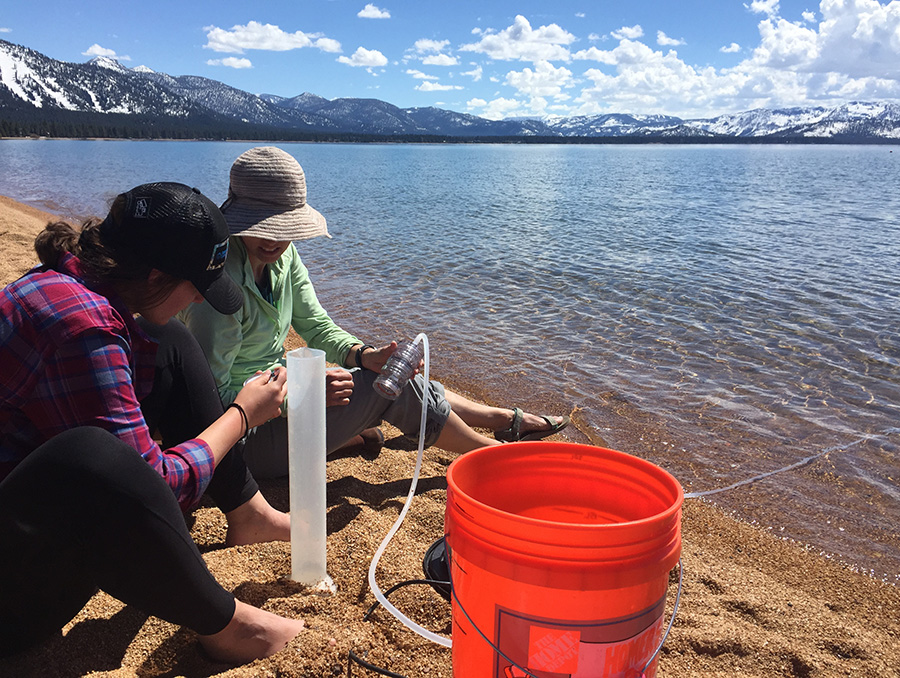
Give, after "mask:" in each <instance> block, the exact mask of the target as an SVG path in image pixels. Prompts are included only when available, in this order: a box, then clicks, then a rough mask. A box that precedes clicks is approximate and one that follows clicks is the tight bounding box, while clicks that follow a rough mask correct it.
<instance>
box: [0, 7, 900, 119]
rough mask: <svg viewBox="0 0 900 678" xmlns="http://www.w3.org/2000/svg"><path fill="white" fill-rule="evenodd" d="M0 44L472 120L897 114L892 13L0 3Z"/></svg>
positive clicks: (898, 50) (252, 88)
mask: <svg viewBox="0 0 900 678" xmlns="http://www.w3.org/2000/svg"><path fill="white" fill-rule="evenodd" d="M4 5H5V6H4V7H3V9H2V10H0V39H4V40H8V41H9V42H13V43H16V44H20V45H24V46H26V47H30V48H32V49H35V50H37V51H39V52H41V53H43V54H46V55H47V56H50V57H52V58H54V59H59V60H62V61H71V62H83V61H87V60H88V59H90V58H91V57H92V56H96V55H105V56H111V57H114V58H117V59H119V60H120V62H121V63H122V64H123V65H125V66H127V67H130V68H134V67H136V66H147V67H148V68H151V69H153V70H155V71H162V72H164V73H168V74H169V75H175V76H177V75H201V76H204V77H208V78H212V79H215V80H219V81H221V82H224V83H226V84H228V85H231V86H233V87H237V88H239V89H242V90H245V91H248V92H253V93H256V94H261V93H267V94H277V95H280V96H285V97H291V96H296V95H298V94H301V93H303V92H312V93H313V94H318V95H319V96H323V97H326V98H328V99H334V98H338V97H371V98H376V99H382V100H384V101H388V102H390V103H392V104H395V105H397V106H400V107H404V108H406V107H412V106H439V107H441V108H447V109H451V110H455V111H462V112H467V113H472V114H475V115H480V116H484V117H488V118H493V119H499V118H504V117H511V116H521V115H580V114H598V113H638V114H651V113H662V114H670V115H677V116H681V117H686V118H697V117H707V116H714V115H720V114H723V113H732V112H738V111H743V110H749V109H752V108H759V107H766V108H773V107H783V106H798V105H834V104H840V103H844V102H847V101H875V100H900V0H893V1H891V2H879V1H878V0H821V2H818V3H817V2H815V1H814V0H813V1H812V2H806V1H802V0H781V1H779V0H747V1H746V2H744V1H741V0H629V1H628V2H604V1H602V0H593V1H588V0H516V1H515V2H511V1H509V2H508V1H505V0H481V1H480V2H474V1H472V0H441V1H440V2H437V1H433V0H418V1H413V0H375V2H372V3H368V2H367V0H290V1H280V0H276V1H268V0H260V1H259V2H255V3H254V2H248V1H247V0H219V1H217V2H205V1H198V2H193V1H191V0H178V1H173V0H155V1H150V0H147V1H145V2H131V1H128V0H122V1H120V2H114V3H111V2H107V1H105V0H104V1H101V0H79V1H78V2H71V0H54V1H50V0H35V1H34V2H27V1H19V2H14V1H13V0H6V1H5V2H4Z"/></svg>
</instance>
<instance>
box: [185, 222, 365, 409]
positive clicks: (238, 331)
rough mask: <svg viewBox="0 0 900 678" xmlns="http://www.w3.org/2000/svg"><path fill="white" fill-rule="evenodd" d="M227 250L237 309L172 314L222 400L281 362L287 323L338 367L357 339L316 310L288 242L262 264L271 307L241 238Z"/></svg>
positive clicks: (200, 307)
mask: <svg viewBox="0 0 900 678" xmlns="http://www.w3.org/2000/svg"><path fill="white" fill-rule="evenodd" d="M228 249H229V251H228V259H227V260H226V262H225V270H226V272H227V273H228V275H230V276H231V277H232V279H233V280H234V281H235V282H236V283H237V284H238V285H239V286H240V288H241V291H242V293H243V296H244V303H243V305H242V306H241V308H240V310H238V312H237V313H235V314H234V315H223V314H221V313H219V312H218V311H216V310H215V309H213V308H212V306H210V305H209V303H208V302H203V303H202V304H191V305H190V306H189V307H188V308H186V309H185V310H184V311H182V312H181V313H179V314H178V317H179V318H180V319H181V320H182V321H183V322H184V324H185V325H187V327H188V329H189V330H190V331H191V332H192V333H193V335H194V336H195V337H196V338H197V341H199V343H200V347H201V348H202V349H203V352H204V353H205V354H206V358H207V360H208V361H209V366H210V368H211V369H212V373H213V377H214V378H215V380H216V386H217V387H218V389H219V396H220V397H221V398H222V403H223V404H226V405H227V404H228V403H230V402H232V401H234V398H235V396H236V395H237V393H238V391H240V390H241V387H242V386H243V384H244V381H245V380H246V379H248V378H249V377H251V376H253V375H254V374H255V373H256V371H257V370H266V369H270V368H272V367H275V366H276V365H283V364H285V360H284V340H285V338H286V337H287V334H288V330H289V329H290V328H291V327H292V326H293V328H294V330H295V331H296V332H297V334H299V335H300V336H301V337H302V338H303V340H304V341H305V342H306V344H307V346H309V347H310V348H317V349H321V350H323V351H325V359H326V360H327V361H329V362H332V363H336V364H338V365H343V364H344V359H345V358H346V356H347V352H348V351H349V350H350V348H351V347H352V346H355V345H357V344H362V343H363V342H362V341H360V340H359V339H357V338H356V337H354V336H353V335H352V334H350V333H348V332H345V331H344V330H343V329H341V328H340V327H339V326H338V325H337V324H335V322H334V321H333V320H332V319H331V317H330V316H329V315H328V313H327V312H326V311H325V309H324V308H322V305H321V304H320V303H319V300H318V298H317V297H316V292H315V289H313V285H312V282H311V281H310V279H309V271H307V270H306V266H304V265H303V262H302V261H301V260H300V255H299V254H298V252H297V249H296V248H295V247H294V245H293V244H292V245H291V246H290V247H288V248H287V250H285V252H284V254H282V255H281V258H280V259H279V260H278V261H277V262H275V263H274V264H269V265H268V266H267V267H266V269H267V271H268V272H269V275H270V276H271V278H270V281H271V289H272V296H273V298H274V301H275V304H274V305H272V304H270V303H269V302H268V301H266V300H265V299H264V298H263V296H262V294H260V292H259V290H258V289H257V287H256V282H255V281H254V279H253V270H252V269H251V268H250V261H249V259H248V258H247V250H246V248H245V247H244V244H243V242H242V241H241V239H240V238H238V237H232V238H231V241H230V242H229V246H228Z"/></svg>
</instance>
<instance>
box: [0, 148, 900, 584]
mask: <svg viewBox="0 0 900 678" xmlns="http://www.w3.org/2000/svg"><path fill="white" fill-rule="evenodd" d="M252 145H253V144H241V143H205V142H98V141H52V142H50V141H3V142H0V194H5V195H8V196H10V197H13V198H16V199H18V200H23V201H26V202H29V203H32V204H36V205H38V206H43V207H45V208H48V209H51V210H60V209H62V210H65V211H67V212H70V213H74V214H78V215H85V214H90V213H102V212H104V211H105V204H106V202H107V201H108V200H109V199H111V198H112V197H113V195H114V194H115V193H117V192H119V191H121V190H124V189H126V188H129V187H131V186H133V185H136V184H138V183H142V182H145V181H151V180H159V179H167V180H175V181H182V182H185V183H188V184H192V185H196V186H198V187H200V188H201V189H202V190H203V191H204V192H205V193H206V194H208V195H210V196H211V197H212V198H213V199H214V200H216V201H219V202H221V200H223V199H224V197H225V194H226V189H227V177H228V168H229V167H230V165H231V163H232V162H233V160H234V158H236V157H237V156H238V155H239V154H240V153H241V152H243V151H244V150H246V149H247V148H250V147H251V146H252ZM280 146H281V147H282V148H284V149H286V150H288V151H289V152H291V153H292V154H294V155H295V156H296V157H297V158H298V159H299V160H300V162H301V164H302V165H303V167H304V169H305V170H306V172H307V179H308V183H309V186H310V196H309V197H310V203H311V204H312V205H313V206H315V207H316V208H317V209H319V210H320V211H322V212H323V213H324V214H325V215H326V217H327V218H328V220H329V227H330V230H331V232H332V234H333V235H334V239H333V240H330V241H325V240H324V239H320V240H315V241H309V242H305V243H300V244H299V248H300V251H301V254H302V255H303V257H304V261H305V262H306V263H307V265H308V266H309V267H310V269H311V271H312V272H313V276H314V281H315V282H316V284H317V289H318V290H319V293H320V296H321V297H322V299H323V302H324V303H325V305H326V307H328V308H329V309H330V310H331V311H332V315H333V316H334V317H335V318H336V319H338V321H339V322H341V323H342V324H344V325H345V326H347V327H348V329H351V330H352V331H354V332H356V333H357V334H360V335H362V336H365V337H366V338H368V339H369V340H370V341H372V342H373V343H377V342H378V341H380V340H387V339H390V338H392V337H398V338H399V337H401V336H409V337H412V336H414V335H415V334H417V333H418V332H420V331H422V332H425V333H427V334H428V336H429V339H430V342H431V346H432V353H433V360H434V365H435V372H436V374H438V375H439V374H440V372H441V371H442V370H443V371H445V372H449V373H452V374H454V375H462V376H463V378H464V380H466V381H470V382H471V383H472V385H473V388H475V387H478V389H479V390H478V395H481V396H483V397H487V398H489V399H490V400H493V401H495V402H498V403H510V404H516V403H527V404H531V405H533V407H539V406H541V405H542V404H545V407H546V408H553V411H559V407H565V408H566V411H568V410H569V409H571V408H574V409H575V412H574V415H573V417H574V419H575V421H576V422H577V424H578V426H579V428H580V429H581V430H582V431H583V432H584V433H585V434H586V435H587V436H588V437H589V438H590V439H591V440H593V441H595V442H600V443H603V444H606V445H608V446H610V447H615V448H618V449H623V450H624V451H627V452H632V453H634V454H638V455H640V456H643V457H645V458H647V459H650V460H651V461H653V462H654V463H657V464H659V465H661V466H663V467H664V468H666V469H668V470H669V471H671V472H672V473H674V474H675V475H676V477H678V478H679V480H681V482H682V484H683V485H684V486H685V490H686V491H687V492H698V493H699V492H706V491H710V490H715V489H718V488H722V487H726V486H729V485H731V484H733V483H738V482H741V481H742V480H745V479H748V478H751V477H754V476H757V475H761V474H767V473H771V472H772V471H777V470H778V469H781V468H784V467H786V466H789V465H792V464H795V463H797V462H799V461H801V460H804V459H806V458H809V457H812V456H815V455H822V456H819V457H818V458H816V459H814V460H812V461H810V462H809V463H808V464H806V465H803V466H800V467H798V468H794V469H791V470H787V471H784V472H782V473H777V474H775V475H770V476H768V477H766V478H764V479H761V480H759V481H758V482H754V483H751V484H746V485H742V486H741V487H738V488H735V489H733V490H729V491H727V492H721V493H718V494H715V495H711V496H710V499H712V500H714V501H715V502H716V503H719V504H721V505H722V506H723V507H725V508H726V509H728V510H732V511H734V512H735V513H736V514H737V515H738V516H740V517H742V518H744V519H747V520H751V521H756V522H759V523H760V524H762V525H764V526H766V527H771V528H772V529H773V530H774V531H776V532H777V533H778V534H779V535H782V536H785V537H787V538H792V539H795V540H798V541H800V542H802V543H806V544H810V546H811V547H812V548H814V549H816V550H821V551H823V552H825V553H828V554H834V555H836V556H837V557H839V558H840V559H842V560H844V561H846V562H848V563H850V564H851V565H854V566H856V567H858V568H860V569H862V570H865V571H870V572H872V573H873V574H875V575H876V576H878V577H883V576H885V577H886V578H888V579H889V580H891V581H896V580H897V577H898V575H900V533H898V528H897V525H898V520H900V487H898V478H900V461H898V458H897V452H898V446H900V432H898V427H900V423H898V422H900V339H898V334H897V319H898V315H900V287H898V285H897V282H896V279H897V272H898V270H900V266H898V264H900V244H898V243H900V221H898V215H900V197H898V196H897V191H896V187H897V186H898V185H900V181H898V180H900V149H898V152H896V153H894V152H892V150H893V149H892V147H888V146H871V147H870V146H866V147H851V146H821V147H820V146H813V147H809V146H803V147H792V146H759V147H756V146H727V147H706V146H633V147H625V146H506V145H496V146H493V145H483V146H474V145H459V146H456V145H431V146H424V145H422V146H420V145H332V144H282V145H280ZM551 403H552V405H551ZM626 422H628V425H627V426H626V425H625V423H626ZM823 453H824V454H823Z"/></svg>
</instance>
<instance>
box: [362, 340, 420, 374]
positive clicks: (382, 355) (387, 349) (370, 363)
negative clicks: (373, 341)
mask: <svg viewBox="0 0 900 678" xmlns="http://www.w3.org/2000/svg"><path fill="white" fill-rule="evenodd" d="M396 350H397V342H396V341H392V342H391V343H390V344H387V345H386V346H382V347H381V348H376V349H375V350H373V351H366V352H365V353H363V357H362V364H363V367H365V368H366V369H369V370H372V371H373V372H381V368H382V367H384V364H385V363H386V362H387V361H388V358H390V357H391V356H392V355H394V352H395V351H396ZM424 366H425V361H424V360H420V361H419V365H418V367H416V370H415V372H413V374H418V373H419V370H421V369H422V368H423V367H424Z"/></svg>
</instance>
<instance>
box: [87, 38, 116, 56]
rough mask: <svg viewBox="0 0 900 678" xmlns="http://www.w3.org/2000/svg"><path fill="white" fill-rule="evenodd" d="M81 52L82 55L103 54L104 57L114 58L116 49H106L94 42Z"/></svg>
mask: <svg viewBox="0 0 900 678" xmlns="http://www.w3.org/2000/svg"><path fill="white" fill-rule="evenodd" d="M82 54H83V55H84V56H89V57H98V56H105V57H110V58H114V57H115V56H116V50H114V49H107V48H106V47H101V46H100V45H98V44H97V43H96V42H95V43H94V44H93V45H91V46H90V47H88V48H87V49H86V50H84V51H83V52H82Z"/></svg>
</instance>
